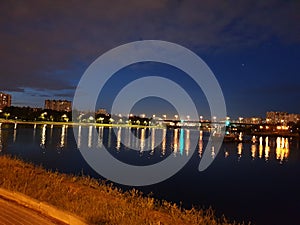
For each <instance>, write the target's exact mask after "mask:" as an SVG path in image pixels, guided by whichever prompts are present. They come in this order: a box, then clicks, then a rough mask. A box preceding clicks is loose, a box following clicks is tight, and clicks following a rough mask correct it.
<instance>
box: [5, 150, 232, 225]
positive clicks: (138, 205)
mask: <svg viewBox="0 0 300 225" xmlns="http://www.w3.org/2000/svg"><path fill="white" fill-rule="evenodd" d="M0 187H2V188H5V189H8V190H13V191H18V192H21V193H23V194H26V195H28V196H30V197H32V198H35V199H37V200H39V201H44V202H48V203H50V204H52V205H54V206H56V207H57V208H60V209H63V210H66V211H69V212H72V213H74V214H76V215H78V216H80V217H82V218H84V219H86V220H87V221H88V222H89V223H90V224H126V225H127V224H132V225H134V224H139V225H140V224H174V225H175V224H187V225H188V224H189V225H190V224H224V225H225V224H237V223H229V222H228V221H227V220H226V219H225V217H222V218H220V219H217V218H216V217H215V215H214V212H213V210H211V209H208V210H196V209H191V210H185V209H181V208H179V207H178V206H177V205H175V204H171V203H169V202H166V201H157V200H155V199H153V198H151V197H143V196H142V194H141V193H140V192H138V191H136V190H134V189H133V190H131V191H128V192H122V191H121V190H119V189H117V188H115V187H113V186H111V185H107V184H105V183H100V182H98V181H97V180H95V179H92V178H89V177H78V176H71V175H66V174H60V173H54V172H50V171H46V170H45V169H43V168H41V167H36V166H34V165H32V164H29V163H25V162H23V161H21V160H19V159H15V158H11V157H8V156H1V157H0Z"/></svg>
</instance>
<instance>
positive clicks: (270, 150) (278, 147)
mask: <svg viewBox="0 0 300 225" xmlns="http://www.w3.org/2000/svg"><path fill="white" fill-rule="evenodd" d="M3 125H4V124H0V128H1V129H0V151H3V150H5V146H6V145H7V143H5V142H7V140H5V139H4V138H3V135H2V133H3V129H4V128H3ZM5 126H6V127H7V126H8V125H7V124H6V125H5ZM20 126H21V125H18V126H16V124H15V125H13V129H11V130H9V129H8V130H9V131H10V132H11V131H12V133H11V135H12V140H13V141H12V142H13V143H16V142H18V140H17V136H18V135H22V134H21V133H19V129H24V127H21V128H20ZM95 128H96V129H94V126H77V131H78V132H77V146H78V148H81V147H88V148H90V149H91V148H96V149H102V148H103V147H104V146H105V147H106V148H108V149H109V150H111V151H117V152H119V151H123V150H124V149H129V150H130V149H131V147H134V148H135V149H137V150H138V152H139V154H140V155H141V156H142V155H143V154H145V153H146V152H147V154H150V156H155V151H156V150H157V151H159V152H160V156H161V157H164V156H168V154H169V153H172V154H173V156H176V157H177V156H188V155H189V154H190V152H191V149H190V143H191V139H192V140H197V139H198V140H197V141H198V146H197V148H198V150H197V152H198V156H199V157H200V158H201V157H202V155H203V151H204V149H205V146H206V144H207V141H208V134H207V133H205V132H203V131H202V130H189V129H170V130H166V129H158V128H149V129H146V128H136V129H133V128H129V127H126V128H124V127H117V128H115V129H113V128H111V127H95ZM26 129H29V130H30V129H32V130H33V131H32V138H33V141H34V142H36V138H39V146H40V148H41V149H42V151H43V153H45V151H46V149H47V148H50V146H51V145H52V144H55V145H56V146H57V147H56V149H57V151H58V152H61V151H62V150H63V149H67V148H68V146H67V145H68V142H69V141H70V140H69V139H68V133H70V132H72V131H71V130H72V129H71V128H70V127H68V126H67V125H63V126H53V125H46V124H45V125H36V124H35V125H33V126H31V127H28V126H27V127H26ZM8 130H7V129H6V131H8ZM37 131H38V132H37ZM132 134H133V135H134V136H136V137H137V138H133V135H132ZM37 135H38V137H37ZM8 136H9V135H8ZM57 136H59V137H57ZM71 136H72V134H71ZM243 136H244V135H243V134H240V135H239V137H240V138H242V137H243ZM85 139H86V140H85ZM250 139H251V141H250V142H249V143H248V142H246V143H244V142H234V143H231V145H232V144H234V145H235V146H236V154H233V152H232V147H230V148H229V149H228V148H225V150H224V158H232V157H236V158H237V161H240V160H241V159H242V158H244V157H248V158H250V159H252V160H257V159H263V160H265V161H266V162H268V161H269V159H270V157H272V159H273V160H277V161H278V162H279V163H280V164H282V163H284V162H287V160H288V157H289V151H290V149H289V148H290V143H289V142H290V140H289V138H283V137H277V138H274V137H255V136H253V137H252V138H250ZM72 141H73V142H74V139H72ZM225 146H226V144H225ZM245 146H249V147H246V148H245ZM248 149H249V150H248ZM148 150H149V152H148ZM210 151H211V153H210V155H211V157H212V158H215V157H217V155H216V152H215V149H214V146H212V148H211V149H210ZM245 151H246V154H245ZM167 152H168V154H167ZM166 154H167V155H166Z"/></svg>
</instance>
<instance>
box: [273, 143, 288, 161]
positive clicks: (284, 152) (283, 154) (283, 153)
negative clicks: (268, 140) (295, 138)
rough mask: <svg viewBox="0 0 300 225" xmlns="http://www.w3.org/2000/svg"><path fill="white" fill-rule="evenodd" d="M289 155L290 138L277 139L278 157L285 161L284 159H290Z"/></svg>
mask: <svg viewBox="0 0 300 225" xmlns="http://www.w3.org/2000/svg"><path fill="white" fill-rule="evenodd" d="M288 155H289V142H288V138H280V137H278V138H277V139H276V159H277V160H279V161H280V163H283V161H284V160H287V159H288Z"/></svg>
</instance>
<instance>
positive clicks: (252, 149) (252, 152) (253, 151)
mask: <svg viewBox="0 0 300 225" xmlns="http://www.w3.org/2000/svg"><path fill="white" fill-rule="evenodd" d="M261 154H262V153H261V152H259V156H260V155H261ZM255 156H256V145H255V144H252V145H251V157H252V159H253V160H254V159H255Z"/></svg>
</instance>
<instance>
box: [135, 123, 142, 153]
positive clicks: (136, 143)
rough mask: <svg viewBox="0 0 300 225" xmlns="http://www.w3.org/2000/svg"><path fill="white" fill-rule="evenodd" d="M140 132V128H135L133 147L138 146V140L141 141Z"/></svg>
mask: <svg viewBox="0 0 300 225" xmlns="http://www.w3.org/2000/svg"><path fill="white" fill-rule="evenodd" d="M140 138H141V132H140V128H137V129H136V138H135V148H136V149H139V147H140V141H141V139H140Z"/></svg>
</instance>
